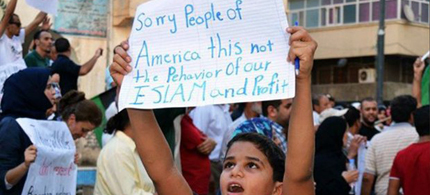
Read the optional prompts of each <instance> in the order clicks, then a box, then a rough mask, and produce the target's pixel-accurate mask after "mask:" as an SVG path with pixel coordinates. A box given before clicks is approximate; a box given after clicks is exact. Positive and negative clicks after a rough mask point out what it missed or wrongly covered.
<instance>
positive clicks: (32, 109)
mask: <svg viewBox="0 0 430 195" xmlns="http://www.w3.org/2000/svg"><path fill="white" fill-rule="evenodd" d="M23 81H25V82H23ZM54 84H55V83H54V82H53V81H52V77H51V71H50V70H48V69H44V68H29V69H25V70H22V71H19V72H18V73H15V74H13V75H12V76H10V77H9V78H8V79H7V80H6V81H5V85H4V96H3V97H4V98H3V101H2V102H1V106H2V110H3V113H2V115H1V122H0V195H3V194H12V195H13V194H21V191H22V188H23V186H24V182H25V179H22V178H25V177H26V176H25V174H26V172H27V170H28V168H29V164H30V163H31V162H32V161H33V160H34V158H35V155H34V152H35V148H34V147H31V145H32V143H31V141H30V139H29V137H28V136H27V135H26V134H25V132H24V131H23V130H22V128H21V127H20V126H19V124H18V123H17V122H16V119H17V118H20V117H22V118H33V119H40V120H44V119H46V111H47V110H48V109H49V108H51V107H52V105H53V104H54V102H55V100H56V98H55V89H54V88H53V87H52V86H53V85H54ZM24 153H26V155H24Z"/></svg>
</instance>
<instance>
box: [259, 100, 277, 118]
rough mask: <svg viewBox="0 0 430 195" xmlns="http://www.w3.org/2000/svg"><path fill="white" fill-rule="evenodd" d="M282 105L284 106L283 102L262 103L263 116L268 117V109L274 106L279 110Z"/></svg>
mask: <svg viewBox="0 0 430 195" xmlns="http://www.w3.org/2000/svg"><path fill="white" fill-rule="evenodd" d="M281 104H282V101H281V100H271V101H263V102H261V107H262V109H263V116H265V117H267V115H268V114H269V112H268V111H267V108H269V106H273V107H275V108H276V109H279V106H281Z"/></svg>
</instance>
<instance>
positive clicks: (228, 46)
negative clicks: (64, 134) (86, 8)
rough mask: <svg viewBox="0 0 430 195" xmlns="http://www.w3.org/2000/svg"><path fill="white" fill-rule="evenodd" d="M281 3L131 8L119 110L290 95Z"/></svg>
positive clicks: (172, 1)
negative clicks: (132, 16)
mask: <svg viewBox="0 0 430 195" xmlns="http://www.w3.org/2000/svg"><path fill="white" fill-rule="evenodd" d="M287 27H288V22H287V19H286V16H285V10H284V6H283V1H282V0H273V1H268V0H253V1H246V0H212V1H192V0H154V1H149V2H147V3H144V4H142V5H140V6H139V7H138V8H137V11H136V15H135V19H134V23H133V28H132V32H131V35H130V39H129V44H130V50H129V52H130V53H129V54H130V56H131V57H132V62H131V66H132V67H133V68H134V69H133V71H132V72H131V73H130V74H128V75H127V76H126V77H125V79H124V80H123V84H122V87H121V93H120V101H119V106H120V109H123V108H126V107H133V108H142V109H146V108H163V107H186V106H200V105H207V104H224V103H233V102H249V101H262V100H271V99H283V98H291V97H293V96H294V93H295V75H294V66H293V65H292V64H288V63H287V61H286V58H287V53H288V51H289V46H288V40H289V34H287V33H286V28H287Z"/></svg>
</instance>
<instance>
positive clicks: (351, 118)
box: [343, 106, 360, 127]
mask: <svg viewBox="0 0 430 195" xmlns="http://www.w3.org/2000/svg"><path fill="white" fill-rule="evenodd" d="M343 117H344V118H345V120H346V123H347V124H348V126H349V127H352V126H353V125H354V123H355V122H356V121H357V120H360V111H359V110H357V109H356V108H355V107H354V106H351V107H349V108H348V111H347V112H346V113H345V114H344V115H343Z"/></svg>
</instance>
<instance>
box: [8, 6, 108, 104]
mask: <svg viewBox="0 0 430 195" xmlns="http://www.w3.org/2000/svg"><path fill="white" fill-rule="evenodd" d="M15 13H16V14H18V15H19V16H20V19H21V23H22V24H23V26H26V25H27V24H29V23H30V22H31V21H33V19H34V18H35V17H36V15H37V14H38V13H39V10H36V9H34V8H32V7H30V6H29V5H27V3H26V2H25V0H20V1H18V5H17V7H16V10H15ZM50 18H51V22H55V21H53V20H54V17H52V16H50ZM108 28H110V27H109V26H108ZM63 36H64V35H63ZM64 37H65V38H67V39H69V41H70V44H71V45H72V47H73V49H74V59H73V60H74V61H75V62H76V63H77V64H83V63H85V62H87V61H88V60H89V59H91V58H92V57H93V56H94V54H95V51H96V50H97V48H99V47H101V48H103V50H104V52H103V56H102V57H100V58H99V60H98V61H97V63H96V65H95V66H94V68H93V70H92V71H91V72H90V73H89V74H87V75H85V76H82V77H80V78H79V81H78V89H79V90H81V91H83V92H85V94H86V97H87V98H91V97H93V96H95V95H98V94H99V93H102V92H103V91H105V69H106V65H107V64H108V62H107V59H108V56H109V54H108V46H109V45H108V42H107V39H104V38H92V37H84V36H64ZM111 57H112V56H110V58H111ZM60 79H61V78H60Z"/></svg>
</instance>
